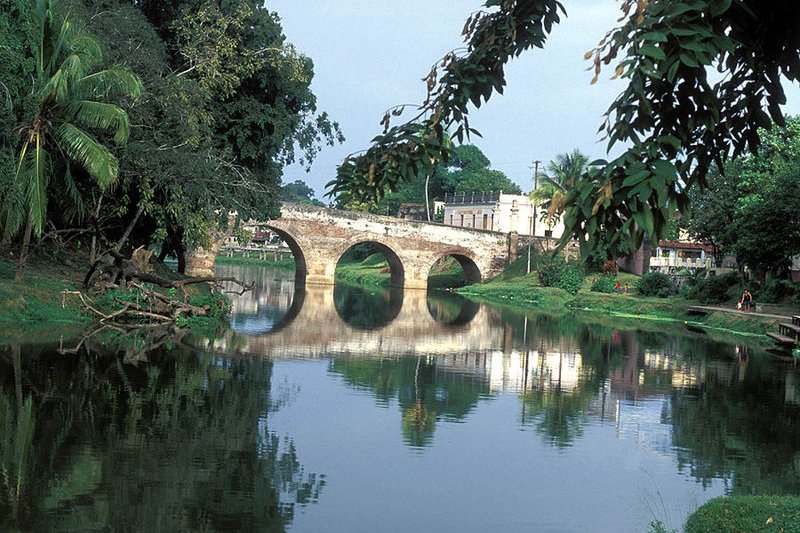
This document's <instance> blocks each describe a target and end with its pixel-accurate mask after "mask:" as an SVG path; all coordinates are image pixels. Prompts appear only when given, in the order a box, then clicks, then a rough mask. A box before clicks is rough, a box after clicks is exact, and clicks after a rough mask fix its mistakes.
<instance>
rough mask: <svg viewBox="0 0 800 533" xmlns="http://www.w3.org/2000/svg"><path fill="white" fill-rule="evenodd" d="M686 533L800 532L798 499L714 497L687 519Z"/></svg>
mask: <svg viewBox="0 0 800 533" xmlns="http://www.w3.org/2000/svg"><path fill="white" fill-rule="evenodd" d="M684 531H685V533H706V532H709V531H714V532H715V533H739V532H742V531H747V532H753V531H766V532H769V531H774V532H776V533H778V532H784V531H785V532H789V531H800V498H798V497H796V496H731V497H722V498H714V499H713V500H710V501H708V502H707V503H705V504H704V505H703V506H702V507H700V508H699V509H698V510H697V511H695V512H694V513H692V515H691V516H689V519H688V520H687V521H686V527H685V529H684Z"/></svg>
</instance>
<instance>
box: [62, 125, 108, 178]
mask: <svg viewBox="0 0 800 533" xmlns="http://www.w3.org/2000/svg"><path fill="white" fill-rule="evenodd" d="M56 139H57V140H58V142H59V145H60V146H62V147H63V148H64V151H65V152H66V154H67V156H68V157H69V158H70V159H71V160H73V161H75V162H76V163H78V164H79V165H81V166H82V167H83V168H85V169H86V171H87V172H88V173H89V175H90V176H91V177H92V178H93V179H94V180H95V181H96V182H97V184H98V185H99V186H100V188H101V189H103V190H105V189H107V188H108V187H109V186H110V185H111V184H113V183H114V182H115V181H116V179H117V175H118V174H119V161H118V160H117V158H116V157H114V154H112V153H111V151H110V150H109V149H108V148H106V147H105V146H103V145H102V144H100V143H99V142H98V141H97V139H95V138H94V137H93V136H92V135H90V134H88V133H87V132H85V131H83V130H82V129H80V128H78V127H77V126H75V125H74V124H72V123H70V122H64V123H62V124H61V125H60V126H59V127H58V129H57V130H56Z"/></svg>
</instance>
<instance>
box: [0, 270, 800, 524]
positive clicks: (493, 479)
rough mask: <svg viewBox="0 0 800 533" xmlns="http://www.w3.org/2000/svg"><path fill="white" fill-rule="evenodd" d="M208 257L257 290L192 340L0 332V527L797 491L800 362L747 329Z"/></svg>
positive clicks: (523, 514) (332, 515)
mask: <svg viewBox="0 0 800 533" xmlns="http://www.w3.org/2000/svg"><path fill="white" fill-rule="evenodd" d="M218 268H219V270H220V272H219V273H220V274H223V275H235V276H237V277H239V278H241V279H246V280H248V281H249V280H255V281H256V282H257V289H256V290H255V291H253V292H250V293H246V294H244V295H241V296H236V297H235V308H234V316H233V319H232V324H231V328H230V329H229V330H225V331H217V332H214V333H213V335H212V336H211V338H205V337H200V336H186V335H184V336H175V335H166V334H164V333H163V332H145V333H143V332H134V333H132V332H125V331H114V330H107V331H101V332H99V333H97V334H95V335H93V336H91V337H89V338H87V339H84V340H82V341H81V339H72V340H64V341H63V342H61V343H60V344H59V345H57V346H55V345H54V346H50V345H27V346H26V345H14V346H4V347H0V426H2V433H1V434H0V466H2V474H3V476H2V477H0V486H2V491H0V530H3V531H5V530H11V531H16V530H20V531H59V530H60V531H269V532H279V531H290V532H297V533H301V532H302V533H306V532H323V531H324V532H343V533H344V532H347V533H357V532H401V531H403V532H405V531H419V532H450V531H453V532H459V533H468V532H485V531H504V532H517V531H519V532H522V531H524V532H532V531H542V532H573V531H598V532H606V531H607V532H628V531H630V532H645V531H648V527H649V524H650V522H652V521H654V520H659V521H661V523H662V524H664V525H666V526H667V527H670V528H676V529H678V530H680V528H681V526H682V524H683V522H684V520H685V519H686V517H687V516H688V514H689V513H691V512H692V511H693V510H694V509H696V508H697V507H698V506H699V505H702V504H703V503H704V502H705V501H707V500H709V499H710V498H712V497H715V496H719V495H724V494H761V493H770V494H774V493H781V494H800V472H798V470H800V386H799V383H800V380H799V379H798V377H799V376H798V373H799V372H800V370H798V369H797V368H796V367H795V366H793V365H792V364H791V363H785V362H782V361H780V360H776V359H774V358H772V357H770V356H769V355H768V354H766V353H764V352H760V351H758V350H756V349H755V348H753V347H751V346H747V345H745V344H735V343H727V342H724V341H719V340H713V339H712V338H710V337H709V336H708V335H702V334H699V333H692V332H688V331H682V330H680V329H677V328H670V327H666V326H663V327H652V326H647V325H646V324H643V325H642V327H641V328H638V329H636V328H637V326H636V324H635V323H634V324H633V327H634V328H635V329H632V327H631V323H630V322H628V323H626V325H625V326H624V327H623V326H622V325H620V324H618V323H617V321H615V320H614V319H613V318H610V317H601V316H595V317H591V316H586V317H584V316H580V317H579V316H573V315H565V316H548V315H546V314H541V313H534V312H526V313H523V312H522V311H518V310H512V309H503V308H496V307H491V306H487V305H482V304H477V303H474V302H470V301H468V300H464V299H463V298H459V297H457V296H455V295H452V294H449V293H438V294H428V295H426V294H425V293H424V292H420V291H407V292H405V293H403V292H402V291H391V292H383V291H371V292H370V291H366V290H357V289H352V288H346V287H339V286H337V287H335V288H333V287H328V288H326V287H312V286H308V287H305V288H298V287H295V283H294V281H293V279H292V278H291V275H290V274H288V273H285V272H280V271H275V270H271V269H268V268H258V267H218ZM79 343H80V345H78V344H79Z"/></svg>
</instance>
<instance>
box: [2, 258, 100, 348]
mask: <svg viewBox="0 0 800 533" xmlns="http://www.w3.org/2000/svg"><path fill="white" fill-rule="evenodd" d="M15 273H16V263H15V262H13V261H10V260H5V259H0V342H3V343H12V342H23V341H24V342H30V341H31V340H39V339H42V340H52V339H54V338H58V337H59V336H60V334H61V333H62V332H63V330H64V329H67V330H75V331H79V330H80V329H82V328H83V327H85V326H86V325H87V324H89V323H90V322H91V320H92V319H91V317H90V316H89V315H88V314H87V313H85V312H84V311H83V308H82V306H81V305H80V304H79V302H78V300H77V299H76V298H75V297H73V296H66V297H64V296H63V295H62V291H63V290H64V289H67V290H71V291H74V290H78V288H79V287H80V284H81V281H82V279H81V275H82V273H81V271H80V270H79V269H77V268H75V267H72V266H70V265H69V264H68V263H67V262H61V263H55V262H52V263H51V262H44V261H33V262H32V263H31V264H30V265H29V266H28V268H27V269H26V271H25V283H17V282H16V281H14V274H15ZM53 326H57V327H56V328H54V327H53Z"/></svg>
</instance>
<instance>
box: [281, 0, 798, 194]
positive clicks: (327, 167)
mask: <svg viewBox="0 0 800 533" xmlns="http://www.w3.org/2000/svg"><path fill="white" fill-rule="evenodd" d="M564 3H565V4H566V8H567V14H568V16H567V17H566V18H565V19H564V20H563V21H562V23H561V24H560V25H558V26H556V27H555V28H554V30H553V33H552V35H551V37H550V39H549V40H548V44H547V45H546V48H545V49H544V50H539V49H535V50H532V51H530V52H528V53H526V54H523V55H522V56H521V57H519V58H518V59H516V60H513V61H512V63H511V64H510V65H508V68H507V78H508V85H507V87H506V90H505V94H504V95H495V96H493V97H492V99H491V100H490V101H489V103H488V104H484V105H483V106H482V107H481V109H479V110H476V111H473V112H472V113H471V118H470V125H471V126H473V127H475V128H477V129H478V130H479V131H480V132H481V134H482V135H483V138H477V137H475V138H473V142H474V144H476V145H478V146H479V147H480V148H481V149H482V150H483V152H484V153H485V154H486V155H487V156H488V157H489V159H490V160H491V162H492V167H493V168H497V169H500V170H502V171H504V172H505V173H506V174H507V175H508V176H509V178H511V179H512V180H513V181H514V182H516V183H517V184H518V185H519V186H520V187H521V188H522V189H523V190H525V191H527V190H530V189H531V188H532V176H533V170H532V161H533V160H535V159H538V160H541V161H543V162H544V164H546V163H547V162H548V161H550V160H551V159H553V158H554V157H555V156H556V155H557V154H559V153H563V152H569V151H572V150H573V149H574V148H579V149H580V150H581V151H583V152H584V153H586V154H587V155H589V157H590V159H596V158H600V157H605V156H606V153H605V143H599V142H598V139H599V135H598V134H597V133H596V132H597V128H598V126H599V124H600V122H601V121H602V115H603V113H604V112H605V110H606V109H607V108H608V105H609V104H610V103H611V102H612V101H613V99H614V97H615V96H616V95H617V94H618V93H619V92H620V91H621V90H622V85H621V83H620V82H619V81H617V82H612V81H610V80H609V78H610V77H611V75H612V74H613V69H608V70H607V71H606V72H604V73H603V74H602V75H601V78H600V81H599V82H598V83H597V84H595V85H590V83H589V82H590V81H591V78H592V74H591V73H590V72H586V71H585V69H586V68H587V67H588V66H589V62H587V61H585V60H584V59H583V54H584V52H586V51H587V50H589V49H591V48H592V47H593V46H595V45H596V44H597V42H598V41H599V40H600V39H601V38H603V36H604V35H605V33H606V32H607V31H608V30H609V29H611V28H612V27H614V26H615V25H616V24H617V23H616V19H617V18H618V17H619V14H620V12H619V8H618V5H619V3H618V2H615V1H612V0H573V1H571V2H564ZM266 5H267V7H268V8H269V9H270V10H272V11H276V12H277V13H278V14H279V15H280V17H281V20H282V25H283V29H284V33H285V34H286V36H287V38H288V40H289V41H290V42H291V43H293V44H294V45H295V46H296V47H297V49H298V50H299V51H300V52H301V53H304V54H306V55H308V56H309V57H311V58H312V60H313V61H314V65H315V75H314V81H313V83H312V90H313V91H314V93H315V94H316V95H317V99H318V108H319V110H324V111H327V112H328V113H329V114H330V115H331V117H332V119H333V120H336V121H337V122H339V124H340V125H341V127H342V130H343V133H344V135H345V136H346V137H347V141H346V142H345V143H344V144H342V145H337V146H334V147H327V146H326V147H324V148H323V150H322V152H321V153H320V155H319V156H318V158H317V160H316V161H315V162H314V164H313V167H312V170H311V172H310V173H308V174H306V173H305V171H304V170H303V169H302V168H299V167H297V166H292V167H289V168H287V169H286V171H285V173H284V182H291V181H294V180H296V179H302V180H304V181H306V183H308V184H309V185H310V186H311V187H313V188H314V189H315V191H316V192H317V197H319V198H320V199H323V198H322V195H323V193H324V184H325V183H326V182H328V181H329V180H331V179H332V178H333V177H334V176H335V174H336V166H337V165H338V164H339V163H341V161H342V160H343V159H344V158H345V156H347V155H348V154H350V153H352V152H357V151H359V150H363V149H365V148H367V147H368V146H369V141H370V139H372V137H374V136H375V135H377V134H379V133H380V132H381V126H380V125H379V124H378V123H379V121H380V119H381V117H382V116H383V114H384V112H385V111H386V110H387V109H388V108H389V107H391V106H393V105H396V104H403V103H419V102H420V101H421V100H422V98H423V97H424V94H425V85H424V83H423V82H422V81H421V80H422V78H423V77H425V76H426V75H427V73H428V71H429V70H430V66H431V65H432V64H433V63H434V62H435V61H436V60H438V59H439V58H441V57H442V56H443V55H444V54H445V53H447V52H448V51H450V50H452V49H453V48H457V47H458V46H460V45H461V44H462V39H461V36H460V32H461V28H462V27H463V25H464V21H465V20H466V18H467V16H469V14H470V13H471V12H472V11H474V10H476V9H478V8H479V7H480V6H481V5H482V1H481V0H404V1H402V2H390V1H388V0H358V1H356V0H314V1H311V0H267V3H266ZM789 92H790V91H787V93H789ZM789 96H790V104H794V103H797V102H798V101H800V98H798V91H797V89H796V88H792V89H791V92H790V94H789ZM789 109H794V111H792V112H794V113H797V112H798V111H797V110H798V109H800V106H798V105H790V106H789ZM323 200H324V201H327V200H328V199H323Z"/></svg>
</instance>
